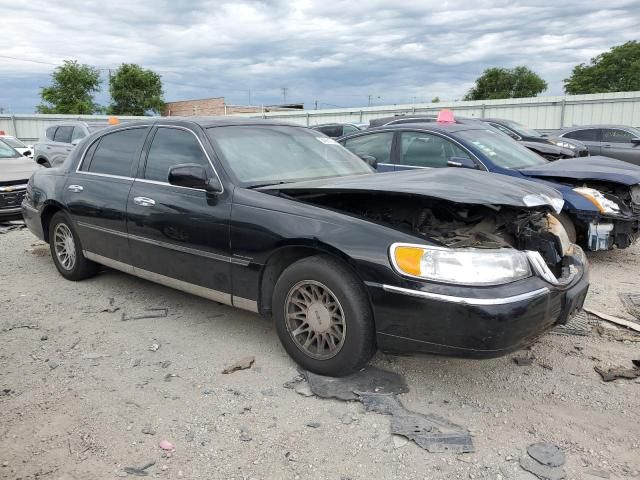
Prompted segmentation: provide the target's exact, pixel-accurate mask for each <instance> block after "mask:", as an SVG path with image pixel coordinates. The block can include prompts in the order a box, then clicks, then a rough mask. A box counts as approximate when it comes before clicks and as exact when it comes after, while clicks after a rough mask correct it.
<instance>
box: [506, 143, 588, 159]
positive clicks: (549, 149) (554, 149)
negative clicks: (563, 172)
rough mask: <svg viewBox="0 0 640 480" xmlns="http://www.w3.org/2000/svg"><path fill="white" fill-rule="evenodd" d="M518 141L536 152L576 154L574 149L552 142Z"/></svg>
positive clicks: (573, 155) (572, 155)
mask: <svg viewBox="0 0 640 480" xmlns="http://www.w3.org/2000/svg"><path fill="white" fill-rule="evenodd" d="M518 143H519V144H520V145H523V146H525V147H527V148H528V149H530V150H535V151H537V152H542V153H549V154H551V155H569V156H571V157H575V156H576V152H575V150H571V149H570V148H565V147H559V146H558V145H554V144H552V143H542V142H529V141H520V142H518Z"/></svg>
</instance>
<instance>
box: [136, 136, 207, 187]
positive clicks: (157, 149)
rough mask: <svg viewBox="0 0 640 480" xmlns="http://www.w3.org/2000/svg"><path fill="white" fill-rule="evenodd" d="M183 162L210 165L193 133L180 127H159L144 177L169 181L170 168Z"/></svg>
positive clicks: (148, 157)
mask: <svg viewBox="0 0 640 480" xmlns="http://www.w3.org/2000/svg"><path fill="white" fill-rule="evenodd" d="M181 163H197V164H198V165H202V166H203V167H205V168H206V167H208V165H209V161H208V160H207V157H206V156H205V154H204V151H203V150H202V147H201V146H200V142H198V139H197V138H196V137H195V135H194V134H193V133H191V132H189V131H187V130H182V129H178V128H167V127H160V128H158V130H157V131H156V134H155V135H154V136H153V141H152V142H151V147H150V148H149V154H148V155H147V165H146V167H145V170H144V178H146V179H147V180H156V181H158V182H168V181H169V169H170V168H171V167H173V166H175V165H179V164H181ZM207 170H209V168H207Z"/></svg>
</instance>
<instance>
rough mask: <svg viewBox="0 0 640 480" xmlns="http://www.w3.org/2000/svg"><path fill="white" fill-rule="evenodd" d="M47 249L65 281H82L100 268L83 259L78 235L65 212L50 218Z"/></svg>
mask: <svg viewBox="0 0 640 480" xmlns="http://www.w3.org/2000/svg"><path fill="white" fill-rule="evenodd" d="M49 248H50V249H51V257H52V258H53V263H54V264H55V266H56V268H57V269H58V272H60V274H61V275H62V276H63V277H64V278H66V279H67V280H73V281H78V280H84V279H85V278H89V277H92V276H94V275H95V274H96V273H98V269H99V268H100V266H99V265H98V264H97V263H95V262H92V261H91V260H87V259H86V258H85V256H84V254H83V253H82V245H81V243H80V239H79V238H78V234H77V233H76V231H75V229H74V228H73V223H72V222H71V219H70V218H69V215H67V214H66V213H65V212H57V213H55V214H54V215H53V217H51V222H50V223H49Z"/></svg>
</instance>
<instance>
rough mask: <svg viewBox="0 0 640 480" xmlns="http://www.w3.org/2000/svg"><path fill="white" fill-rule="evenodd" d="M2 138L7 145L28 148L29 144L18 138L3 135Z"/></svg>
mask: <svg viewBox="0 0 640 480" xmlns="http://www.w3.org/2000/svg"><path fill="white" fill-rule="evenodd" d="M0 140H2V141H3V142H4V143H6V144H7V145H9V146H10V147H13V148H27V146H26V145H25V144H24V143H22V142H21V141H20V140H18V139H17V138H12V137H2V138H1V139H0Z"/></svg>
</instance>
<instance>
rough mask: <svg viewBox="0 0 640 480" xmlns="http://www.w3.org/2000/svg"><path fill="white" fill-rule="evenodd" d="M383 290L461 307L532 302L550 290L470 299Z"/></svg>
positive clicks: (388, 287) (427, 293) (419, 291)
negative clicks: (455, 304)
mask: <svg viewBox="0 0 640 480" xmlns="http://www.w3.org/2000/svg"><path fill="white" fill-rule="evenodd" d="M382 289H383V290H384V291H386V292H390V293H400V294H403V295H409V296H412V297H419V298H425V299H428V300H440V301H443V302H449V303H458V304H461V305H474V306H487V305H506V304H509V303H516V302H522V301H525V300H532V299H534V298H538V297H542V296H543V295H547V294H548V293H549V289H548V288H547V287H543V288H539V289H537V290H532V291H531V292H527V293H521V294H520V295H513V296H511V297H499V298H469V297H456V296H453V295H443V294H440V293H432V292H423V291H421V290H412V289H410V288H402V287H395V286H393V285H382Z"/></svg>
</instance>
